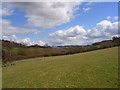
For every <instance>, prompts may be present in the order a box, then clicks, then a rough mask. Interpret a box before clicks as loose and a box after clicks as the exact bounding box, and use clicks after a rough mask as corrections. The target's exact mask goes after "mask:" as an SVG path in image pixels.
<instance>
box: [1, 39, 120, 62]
mask: <svg viewBox="0 0 120 90" xmlns="http://www.w3.org/2000/svg"><path fill="white" fill-rule="evenodd" d="M115 46H120V37H113V38H112V40H105V41H101V42H96V43H93V44H92V45H84V46H82V45H67V46H39V45H32V46H26V45H24V44H19V43H15V42H9V41H5V40H2V62H4V63H6V62H9V61H14V60H21V59H27V58H35V57H48V56H59V55H69V54H75V53H82V52H88V51H93V50H98V49H104V48H110V47H115Z"/></svg>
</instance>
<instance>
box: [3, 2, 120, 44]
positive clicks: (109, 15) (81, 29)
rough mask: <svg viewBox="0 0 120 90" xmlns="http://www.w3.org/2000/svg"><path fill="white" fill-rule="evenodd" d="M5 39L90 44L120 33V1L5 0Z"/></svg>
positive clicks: (27, 41)
mask: <svg viewBox="0 0 120 90" xmlns="http://www.w3.org/2000/svg"><path fill="white" fill-rule="evenodd" d="M1 25H2V29H3V30H2V34H3V35H2V39H5V40H10V39H11V40H12V41H14V42H17V43H25V44H27V45H34V44H38V45H45V44H46V43H47V44H48V45H50V46H51V45H52V46H61V45H88V44H92V43H95V42H100V41H103V40H110V39H112V37H114V36H118V2H92V3H89V2H82V3H81V2H77V3H70V2H69V3H68V2H67V3H65V2H57V3H51V2H50V3H45V2H44V3H43V2H39V3H38V2H37V3H36V2H23V3H21V2H16V3H15V2H10V3H8V2H4V3H2V24H1Z"/></svg>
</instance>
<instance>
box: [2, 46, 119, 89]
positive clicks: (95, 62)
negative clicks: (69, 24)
mask: <svg viewBox="0 0 120 90" xmlns="http://www.w3.org/2000/svg"><path fill="white" fill-rule="evenodd" d="M117 84H118V47H115V48H109V49H104V50H97V51H91V52H86V53H80V54H74V55H67V56H55V57H47V58H36V59H34V60H32V59H31V60H28V61H20V62H15V65H14V66H8V67H4V68H3V88H10V87H11V88H16V87H17V88H55V87H57V88H59V87H60V88H64V87H66V88H95V87H96V88H112V87H118V86H117Z"/></svg>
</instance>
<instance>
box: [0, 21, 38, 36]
mask: <svg viewBox="0 0 120 90" xmlns="http://www.w3.org/2000/svg"><path fill="white" fill-rule="evenodd" d="M0 25H1V26H2V34H3V35H12V34H18V33H19V34H27V33H30V32H34V33H35V32H39V31H38V30H37V29H27V28H19V27H15V26H12V25H11V22H10V21H9V20H7V19H2V20H0Z"/></svg>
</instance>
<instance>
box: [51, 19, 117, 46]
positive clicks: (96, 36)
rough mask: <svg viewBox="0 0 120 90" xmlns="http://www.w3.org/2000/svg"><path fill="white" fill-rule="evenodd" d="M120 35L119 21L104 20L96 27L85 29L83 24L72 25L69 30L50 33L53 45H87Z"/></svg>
mask: <svg viewBox="0 0 120 90" xmlns="http://www.w3.org/2000/svg"><path fill="white" fill-rule="evenodd" d="M113 36H118V22H114V23H112V22H110V21H107V20H103V21H101V22H99V23H97V24H96V26H95V27H93V28H91V29H88V30H85V29H84V28H83V27H82V26H79V25H77V26H75V27H71V28H69V29H67V30H59V31H56V32H54V33H52V34H50V38H51V39H50V44H51V45H71V44H72V45H75V44H77V45H85V44H91V43H94V42H99V41H102V40H106V39H111V38H112V37H113Z"/></svg>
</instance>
